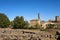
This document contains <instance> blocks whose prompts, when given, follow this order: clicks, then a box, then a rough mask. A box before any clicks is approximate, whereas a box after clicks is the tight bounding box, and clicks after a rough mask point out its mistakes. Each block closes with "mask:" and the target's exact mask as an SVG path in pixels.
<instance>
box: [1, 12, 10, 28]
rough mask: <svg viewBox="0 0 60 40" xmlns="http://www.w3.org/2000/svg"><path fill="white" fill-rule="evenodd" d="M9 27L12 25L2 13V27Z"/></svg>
mask: <svg viewBox="0 0 60 40" xmlns="http://www.w3.org/2000/svg"><path fill="white" fill-rule="evenodd" d="M9 25H10V20H9V18H8V17H7V16H6V15H5V14H3V13H0V27H1V28H7V27H9Z"/></svg>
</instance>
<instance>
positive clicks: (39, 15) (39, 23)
mask: <svg viewBox="0 0 60 40" xmlns="http://www.w3.org/2000/svg"><path fill="white" fill-rule="evenodd" d="M38 24H39V25H40V13H38Z"/></svg>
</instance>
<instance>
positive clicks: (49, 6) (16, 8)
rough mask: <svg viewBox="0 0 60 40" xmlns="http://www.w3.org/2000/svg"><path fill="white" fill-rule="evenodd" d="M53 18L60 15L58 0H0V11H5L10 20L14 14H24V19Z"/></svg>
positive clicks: (59, 2)
mask: <svg viewBox="0 0 60 40" xmlns="http://www.w3.org/2000/svg"><path fill="white" fill-rule="evenodd" d="M38 12H40V19H41V20H45V21H47V20H49V19H52V20H54V19H55V16H60V0H0V13H5V14H6V15H7V16H8V17H9V19H10V20H11V21H12V20H13V19H14V18H15V17H16V16H24V18H25V20H28V21H30V20H31V19H37V14H38Z"/></svg>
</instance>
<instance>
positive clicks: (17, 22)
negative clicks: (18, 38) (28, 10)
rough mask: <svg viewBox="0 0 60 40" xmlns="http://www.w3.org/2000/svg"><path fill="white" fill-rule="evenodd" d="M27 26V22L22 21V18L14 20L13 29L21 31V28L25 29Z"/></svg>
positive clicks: (17, 17)
mask: <svg viewBox="0 0 60 40" xmlns="http://www.w3.org/2000/svg"><path fill="white" fill-rule="evenodd" d="M27 26H28V22H27V21H24V18H23V16H21V17H19V16H16V18H15V19H14V26H13V28H16V29H22V28H26V27H27Z"/></svg>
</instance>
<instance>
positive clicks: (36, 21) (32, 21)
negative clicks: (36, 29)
mask: <svg viewBox="0 0 60 40" xmlns="http://www.w3.org/2000/svg"><path fill="white" fill-rule="evenodd" d="M37 23H38V24H39V25H40V14H39V13H38V19H36V20H30V25H31V26H35V25H36V24H37Z"/></svg>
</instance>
